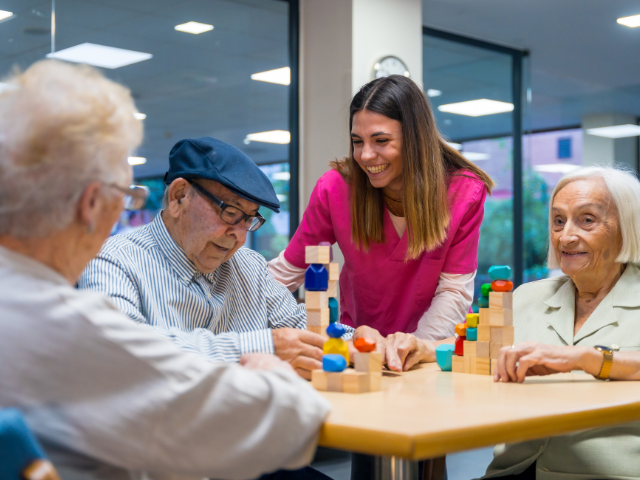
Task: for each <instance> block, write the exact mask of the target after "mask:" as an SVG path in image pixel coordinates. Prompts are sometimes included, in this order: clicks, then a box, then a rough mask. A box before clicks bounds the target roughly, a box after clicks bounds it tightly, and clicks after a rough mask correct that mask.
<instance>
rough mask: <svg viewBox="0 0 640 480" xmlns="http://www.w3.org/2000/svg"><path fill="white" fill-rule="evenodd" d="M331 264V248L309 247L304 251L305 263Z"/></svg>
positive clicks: (324, 246)
mask: <svg viewBox="0 0 640 480" xmlns="http://www.w3.org/2000/svg"><path fill="white" fill-rule="evenodd" d="M329 262H331V247H330V246H326V245H323V246H312V245H307V246H306V247H305V249H304V263H310V264H311V263H322V264H325V263H329Z"/></svg>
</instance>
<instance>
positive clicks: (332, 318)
mask: <svg viewBox="0 0 640 480" xmlns="http://www.w3.org/2000/svg"><path fill="white" fill-rule="evenodd" d="M327 293H329V292H327ZM339 319H340V312H338V299H336V298H333V297H330V298H329V323H336V322H337V321H338V320H339Z"/></svg>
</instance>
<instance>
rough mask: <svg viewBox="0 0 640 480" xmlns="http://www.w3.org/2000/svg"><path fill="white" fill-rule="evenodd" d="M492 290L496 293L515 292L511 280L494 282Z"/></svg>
mask: <svg viewBox="0 0 640 480" xmlns="http://www.w3.org/2000/svg"><path fill="white" fill-rule="evenodd" d="M491 290H493V291H494V292H510V291H511V290H513V282H512V281H510V280H494V281H493V282H491Z"/></svg>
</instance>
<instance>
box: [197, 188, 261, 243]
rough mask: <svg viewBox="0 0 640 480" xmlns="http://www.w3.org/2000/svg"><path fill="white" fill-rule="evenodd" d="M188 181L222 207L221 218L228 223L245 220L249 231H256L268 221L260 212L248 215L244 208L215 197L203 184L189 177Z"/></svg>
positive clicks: (204, 195) (237, 222)
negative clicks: (241, 208)
mask: <svg viewBox="0 0 640 480" xmlns="http://www.w3.org/2000/svg"><path fill="white" fill-rule="evenodd" d="M187 182H189V183H190V184H191V186H192V187H193V188H194V189H195V191H196V192H198V193H199V194H200V195H202V196H203V197H205V198H206V199H207V200H209V201H210V202H211V203H213V204H214V205H216V206H217V207H218V208H220V219H221V220H222V221H223V222H224V223H226V224H228V225H237V224H239V223H240V222H242V221H244V224H245V227H246V228H247V231H249V232H255V231H256V230H258V229H259V228H260V227H261V226H262V225H264V222H266V221H267V220H266V219H265V218H264V217H263V216H262V215H260V214H259V213H256V214H255V215H248V214H246V213H244V212H243V211H242V210H240V209H239V208H237V207H234V206H232V205H229V204H227V203H224V202H223V201H222V200H220V199H219V198H216V197H214V196H213V195H212V194H211V193H209V192H208V191H207V190H205V188H204V187H203V186H202V185H199V184H197V183H196V182H194V181H193V180H189V179H187Z"/></svg>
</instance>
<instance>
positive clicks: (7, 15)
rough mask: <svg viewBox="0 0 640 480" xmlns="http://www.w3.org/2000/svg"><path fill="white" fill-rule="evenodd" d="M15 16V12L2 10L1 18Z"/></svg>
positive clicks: (0, 12)
mask: <svg viewBox="0 0 640 480" xmlns="http://www.w3.org/2000/svg"><path fill="white" fill-rule="evenodd" d="M12 16H13V12H7V11H6V10H0V20H4V19H5V18H9V17H12Z"/></svg>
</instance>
